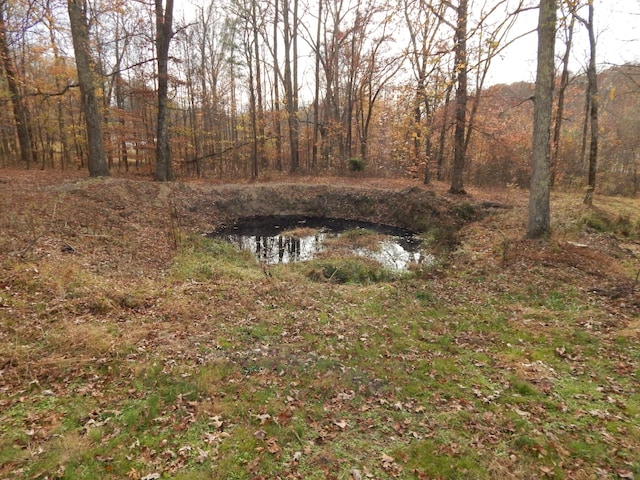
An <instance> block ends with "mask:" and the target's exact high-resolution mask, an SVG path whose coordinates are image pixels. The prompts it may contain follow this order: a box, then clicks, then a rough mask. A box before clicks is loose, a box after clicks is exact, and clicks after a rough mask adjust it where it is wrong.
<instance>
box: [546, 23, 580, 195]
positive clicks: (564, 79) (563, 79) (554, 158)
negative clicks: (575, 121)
mask: <svg viewBox="0 0 640 480" xmlns="http://www.w3.org/2000/svg"><path fill="white" fill-rule="evenodd" d="M574 23H575V16H574V15H571V20H570V23H569V26H568V27H567V28H568V30H567V43H566V48H565V51H564V55H563V57H562V75H561V76H560V87H559V88H558V103H557V105H558V107H557V109H556V119H555V123H554V126H553V139H552V141H551V146H552V151H551V187H552V188H553V186H554V184H555V181H556V173H557V169H558V153H559V152H560V132H561V130H562V116H563V115H564V96H565V91H566V90H567V87H568V86H569V56H570V54H571V47H572V45H573V29H574Z"/></svg>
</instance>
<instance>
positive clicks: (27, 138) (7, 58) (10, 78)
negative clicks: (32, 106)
mask: <svg viewBox="0 0 640 480" xmlns="http://www.w3.org/2000/svg"><path fill="white" fill-rule="evenodd" d="M6 3H7V2H6V0H3V1H2V2H0V56H2V67H3V68H4V73H5V77H6V80H7V87H8V89H9V94H10V98H11V106H12V107H13V118H14V123H15V125H16V130H17V132H18V144H19V145H20V158H21V160H22V162H23V163H24V164H25V165H26V166H27V168H30V166H31V162H33V163H36V161H37V159H36V155H35V150H34V149H33V145H32V139H31V125H30V123H31V122H30V120H29V110H28V109H27V106H26V105H25V102H24V98H23V95H22V91H21V88H20V79H19V74H18V68H17V67H16V64H15V62H14V60H13V56H12V55H11V51H10V49H9V40H8V36H7V19H6V18H5V16H6V14H5V10H6V6H7V5H6Z"/></svg>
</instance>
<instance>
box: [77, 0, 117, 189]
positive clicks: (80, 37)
mask: <svg viewBox="0 0 640 480" xmlns="http://www.w3.org/2000/svg"><path fill="white" fill-rule="evenodd" d="M67 7H68V11H69V20H70V24H71V35H72V37H73V50H74V52H75V57H76V67H77V70H78V83H79V84H80V93H81V98H82V100H81V103H82V108H83V110H84V117H85V125H86V129H87V143H88V145H87V147H88V153H89V156H88V164H89V175H90V176H92V177H99V176H108V175H110V172H109V167H108V165H107V162H106V158H105V153H104V140H103V137H102V118H101V116H100V105H99V103H98V98H97V96H96V88H97V87H96V85H97V83H98V82H97V79H96V73H95V72H94V66H93V62H92V59H91V50H90V48H89V27H88V24H87V10H86V3H85V2H83V1H82V0H67Z"/></svg>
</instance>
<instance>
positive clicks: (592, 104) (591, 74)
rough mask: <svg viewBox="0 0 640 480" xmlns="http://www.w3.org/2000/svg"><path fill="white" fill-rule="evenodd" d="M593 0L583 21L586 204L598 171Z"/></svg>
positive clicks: (593, 187) (590, 200) (593, 189)
mask: <svg viewBox="0 0 640 480" xmlns="http://www.w3.org/2000/svg"><path fill="white" fill-rule="evenodd" d="M593 15H594V7H593V1H590V2H589V19H588V20H587V21H586V22H585V21H584V20H583V23H584V24H585V26H586V27H587V30H588V32H589V67H588V68H587V95H588V96H589V120H590V123H591V132H590V133H591V140H590V143H589V175H588V178H587V193H586V195H585V197H584V204H585V205H592V204H593V194H594V192H595V188H596V172H597V166H598V106H599V105H598V104H599V100H598V73H597V71H596V36H595V32H594V25H593Z"/></svg>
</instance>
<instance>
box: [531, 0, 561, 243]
mask: <svg viewBox="0 0 640 480" xmlns="http://www.w3.org/2000/svg"><path fill="white" fill-rule="evenodd" d="M555 34H556V0H541V1H540V13H539V18H538V67H537V74H536V88H535V96H534V110H533V151H532V154H531V187H530V193H529V219H528V228H527V237H528V238H540V237H543V236H545V235H548V234H549V232H550V230H551V214H550V206H549V193H550V192H549V191H550V185H551V181H550V167H549V163H550V143H551V138H550V137H551V112H552V107H553V80H554V51H555Z"/></svg>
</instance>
